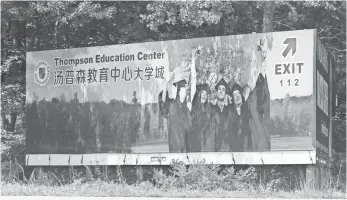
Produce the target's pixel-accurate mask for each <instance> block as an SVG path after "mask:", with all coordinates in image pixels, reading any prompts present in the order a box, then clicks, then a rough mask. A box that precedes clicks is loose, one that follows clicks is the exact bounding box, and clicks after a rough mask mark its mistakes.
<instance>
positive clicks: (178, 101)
mask: <svg viewBox="0 0 347 200" xmlns="http://www.w3.org/2000/svg"><path fill="white" fill-rule="evenodd" d="M196 52H197V49H193V52H192V55H191V56H192V57H188V56H184V57H183V58H182V63H181V65H182V66H181V67H176V68H175V69H174V71H173V72H172V73H169V74H170V75H169V77H167V78H166V80H169V82H167V83H166V84H165V85H164V90H163V91H166V87H167V86H168V84H170V82H171V81H173V82H174V83H173V85H174V86H175V87H176V89H177V92H176V98H174V99H173V98H170V97H169V93H168V91H166V93H164V94H163V91H162V92H160V93H159V99H158V102H159V110H160V113H161V114H162V115H163V116H164V117H165V118H166V119H167V123H168V124H167V126H168V142H169V152H170V153H184V152H187V147H188V146H189V145H188V135H189V133H190V131H191V113H190V110H191V99H192V98H191V99H190V100H189V101H188V98H187V80H188V79H189V78H188V77H189V73H191V72H189V71H190V68H194V69H195V56H196ZM191 76H192V81H195V80H196V75H195V74H191ZM192 85H194V88H193V91H192V92H193V93H195V83H194V84H192Z"/></svg>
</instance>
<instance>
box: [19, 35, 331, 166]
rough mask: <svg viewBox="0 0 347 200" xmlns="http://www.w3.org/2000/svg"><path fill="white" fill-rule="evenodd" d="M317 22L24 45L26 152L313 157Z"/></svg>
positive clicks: (305, 160)
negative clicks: (39, 47)
mask: <svg viewBox="0 0 347 200" xmlns="http://www.w3.org/2000/svg"><path fill="white" fill-rule="evenodd" d="M315 34H316V32H315V30H301V31H290V32H273V33H253V34H245V35H232V36H221V37H208V38H195V39H185V40H172V41H160V42H147V43H136V44H126V45H110V46H97V47H86V48H73V49H61V50H51V51H36V52H27V57H26V58H27V63H26V64H27V71H26V73H27V74H26V81H27V84H26V85H27V94H26V95H27V98H26V100H27V137H26V144H27V146H26V147H27V164H28V165H88V164H95V163H98V164H100V163H103V164H108V165H112V164H130V165H135V164H136V165H137V164H148V165H149V164H151V165H152V164H153V165H154V164H168V163H170V162H171V161H172V160H173V159H180V160H183V161H184V162H191V161H192V159H193V160H198V159H204V160H205V161H207V162H213V163H219V164H314V163H315V160H316V158H315V147H316V129H318V128H319V130H320V125H319V127H318V124H316V115H315V111H316V105H322V106H323V108H324V106H327V105H326V103H324V102H325V101H324V100H321V99H318V102H316V101H317V99H316V98H315V97H316V89H315V84H314V80H316V77H315V72H316V68H315V64H316V62H315V61H316V59H315V55H316V54H315V53H316V50H315V43H316V41H315ZM317 77H318V76H317ZM318 79H319V78H317V84H320V83H321V82H319V80H321V79H319V80H318ZM322 87H323V88H325V87H326V85H324V84H323V86H322ZM323 91H325V90H323ZM312 111H313V112H312ZM323 111H324V109H323ZM317 112H319V111H318V110H317ZM325 127H329V125H325ZM323 131H325V132H326V130H325V129H322V132H323ZM319 137H321V136H318V135H317V139H318V138H319Z"/></svg>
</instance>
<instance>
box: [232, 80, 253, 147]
mask: <svg viewBox="0 0 347 200" xmlns="http://www.w3.org/2000/svg"><path fill="white" fill-rule="evenodd" d="M230 95H231V97H232V98H231V99H232V102H231V103H232V104H231V105H232V109H231V111H232V114H231V115H232V116H233V118H229V119H232V121H230V124H229V125H231V127H230V128H229V139H228V141H229V145H230V148H231V151H232V152H242V151H250V150H251V149H252V138H251V129H250V126H249V119H250V117H251V115H250V111H249V106H248V102H247V101H246V100H245V98H244V96H243V88H242V87H241V86H240V85H239V84H237V83H234V85H233V86H232V88H231V92H230Z"/></svg>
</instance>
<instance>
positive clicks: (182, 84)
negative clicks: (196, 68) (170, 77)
mask: <svg viewBox="0 0 347 200" xmlns="http://www.w3.org/2000/svg"><path fill="white" fill-rule="evenodd" d="M186 84H187V81H186V80H185V79H183V80H180V81H177V82H175V83H173V85H174V86H175V87H176V88H177V89H180V88H181V87H185V86H186Z"/></svg>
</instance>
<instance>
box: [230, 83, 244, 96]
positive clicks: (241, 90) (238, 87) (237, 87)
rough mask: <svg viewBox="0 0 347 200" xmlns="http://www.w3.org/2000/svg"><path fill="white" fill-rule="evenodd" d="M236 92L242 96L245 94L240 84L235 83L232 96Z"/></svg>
mask: <svg viewBox="0 0 347 200" xmlns="http://www.w3.org/2000/svg"><path fill="white" fill-rule="evenodd" d="M236 90H238V91H240V94H242V93H243V88H242V87H241V86H240V85H239V84H237V83H234V85H233V87H232V88H231V95H233V93H234V91H236Z"/></svg>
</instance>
